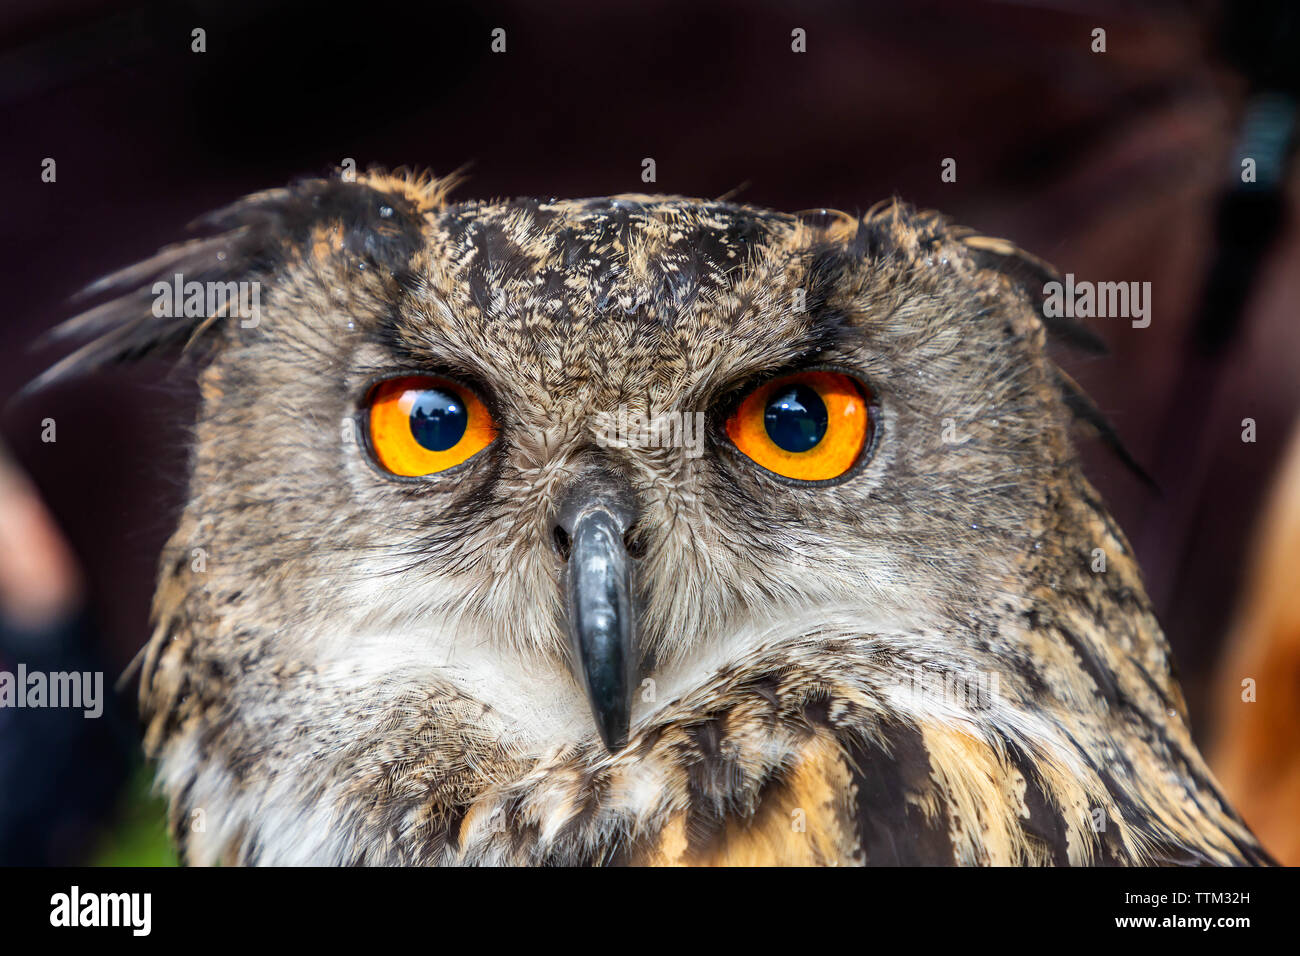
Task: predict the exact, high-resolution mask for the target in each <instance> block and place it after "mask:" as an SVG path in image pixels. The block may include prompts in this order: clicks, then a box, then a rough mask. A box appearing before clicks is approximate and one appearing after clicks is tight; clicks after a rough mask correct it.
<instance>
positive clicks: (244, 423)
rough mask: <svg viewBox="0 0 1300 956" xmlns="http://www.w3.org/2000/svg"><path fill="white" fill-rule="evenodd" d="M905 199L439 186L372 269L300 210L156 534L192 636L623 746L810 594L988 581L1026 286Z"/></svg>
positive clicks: (945, 606) (520, 729)
mask: <svg viewBox="0 0 1300 956" xmlns="http://www.w3.org/2000/svg"><path fill="white" fill-rule="evenodd" d="M363 201H369V202H372V203H374V204H375V205H376V206H383V207H384V208H388V210H389V211H388V214H387V216H384V214H383V213H382V212H380V211H379V210H378V209H377V210H376V216H377V217H383V218H377V222H378V223H379V224H380V228H382V227H383V226H384V225H385V224H387V223H391V222H392V221H393V220H392V219H391V218H388V217H393V216H400V215H401V214H402V213H401V212H400V211H399V212H398V213H394V211H393V210H392V209H391V208H390V207H391V206H393V205H396V203H394V201H393V200H392V199H385V198H383V197H378V198H375V197H373V196H370V197H366V198H365V199H364V200H363ZM407 214H409V210H408V211H407ZM934 226H935V224H934V223H933V222H930V223H927V222H926V221H924V220H921V221H912V220H909V219H908V218H907V217H906V215H905V214H904V213H903V212H901V211H898V212H895V213H893V214H891V215H890V216H884V217H879V218H878V219H877V220H876V221H875V224H874V225H873V226H872V227H870V228H867V227H863V226H860V225H859V224H858V223H857V222H856V221H854V220H849V219H848V218H847V217H843V216H842V215H839V214H830V213H815V214H809V215H805V216H802V217H800V216H789V215H781V214H777V213H772V212H767V211H763V210H759V209H753V208H749V207H743V206H735V205H729V204H725V203H712V202H698V201H691V200H672V199H662V198H651V197H634V196H632V197H620V198H613V199H600V200H583V201H570V202H560V201H556V202H540V201H532V200H529V201H518V202H510V203H500V204H485V203H466V204H462V205H456V206H450V207H447V208H445V209H441V210H439V211H438V212H437V213H436V214H432V215H429V216H427V217H425V218H423V219H422V221H421V222H420V225H419V230H418V236H412V239H411V246H412V248H411V251H410V255H409V258H408V259H407V261H405V262H404V263H403V265H402V267H401V268H400V269H396V270H394V269H390V268H384V267H383V266H382V265H381V264H377V263H376V262H375V261H374V260H373V258H367V256H366V255H365V248H366V244H367V243H369V244H370V245H371V246H372V247H373V246H374V244H375V243H376V241H377V240H376V239H375V238H374V236H373V235H369V234H362V235H360V237H358V235H353V234H351V233H349V232H348V231H347V229H346V228H345V226H342V225H338V224H333V225H331V224H328V223H326V224H324V225H320V224H317V225H314V226H313V227H312V230H313V231H312V233H311V234H310V235H309V236H308V237H307V238H306V241H304V242H303V243H302V244H301V245H300V246H298V247H296V248H295V249H294V250H293V251H292V253H290V254H289V255H288V257H287V258H288V261H287V262H286V263H285V265H284V266H282V267H281V269H280V270H279V271H278V273H277V275H276V276H275V278H274V285H273V287H271V288H269V289H267V290H266V291H265V292H264V293H263V295H262V300H263V307H262V315H261V318H260V321H259V322H258V323H257V324H256V326H255V327H251V328H245V327H243V325H236V324H234V323H230V324H229V325H228V326H226V327H225V328H223V329H222V330H221V335H222V340H221V345H220V347H219V349H218V350H217V352H216V354H215V356H214V358H213V360H212V363H211V364H210V365H209V366H208V368H207V369H206V370H205V372H204V373H203V377H202V383H203V395H204V413H203V416H202V419H201V421H200V422H199V425H198V431H197V436H196V437H197V443H196V452H195V454H196V462H195V473H196V480H195V482H194V498H193V501H192V502H191V504H190V507H189V508H188V517H189V519H190V521H189V522H188V523H189V524H191V525H192V528H193V531H192V538H191V539H189V540H185V541H178V543H179V544H181V545H191V546H192V547H201V548H203V549H204V550H205V552H206V554H207V556H208V558H207V562H206V563H207V570H206V572H205V574H206V578H205V579H204V589H205V591H206V592H207V593H208V594H210V595H211V596H212V597H214V598H215V599H216V600H214V602H213V603H214V604H215V605H216V606H215V607H214V608H213V610H212V613H214V614H216V615H217V616H219V618H220V620H221V630H223V631H226V632H229V633H231V634H237V633H239V632H241V631H246V632H263V631H264V630H265V622H267V621H268V620H275V621H280V622H282V626H281V628H280V629H279V630H278V632H277V633H278V637H277V639H276V644H275V649H274V653H275V654H276V656H277V658H280V657H282V658H283V659H285V660H300V661H306V662H309V663H310V664H311V665H312V666H315V667H321V668H324V669H326V670H327V671H329V672H330V673H336V674H350V675H351V676H350V677H349V678H348V679H349V680H351V681H355V682H356V683H355V685H354V686H355V687H361V686H365V687H367V688H371V689H376V688H377V689H378V691H379V692H381V693H385V694H391V695H395V696H396V697H400V696H401V695H403V694H410V693H423V692H425V690H427V688H428V687H429V686H430V680H431V679H433V678H435V677H436V679H437V681H438V682H440V683H441V682H447V683H450V684H451V685H452V686H454V687H455V688H456V689H457V690H458V692H460V693H463V694H465V695H466V696H467V697H468V698H471V699H473V700H475V701H478V702H481V703H482V704H484V705H486V706H487V707H488V708H490V710H491V712H492V715H493V717H492V719H493V720H494V721H499V722H500V723H499V725H498V726H496V728H495V730H494V732H497V733H499V734H500V735H502V737H503V738H505V739H508V740H511V741H513V742H515V744H516V745H517V746H519V747H521V748H523V749H526V750H537V749H544V748H545V747H554V746H559V745H561V744H584V743H594V742H595V741H596V740H597V738H598V737H599V739H600V740H602V741H603V743H604V744H605V745H606V746H607V747H608V748H610V749H612V750H614V751H617V750H620V749H622V747H623V746H624V745H625V744H626V742H627V739H628V735H629V732H630V730H631V729H632V728H633V727H634V726H635V722H636V721H637V720H639V719H642V718H643V717H644V716H645V715H647V714H649V713H652V712H653V711H654V710H655V709H656V708H657V707H658V706H661V705H662V704H663V703H664V702H666V701H669V700H672V699H675V698H677V697H680V695H681V694H683V693H686V692H689V691H690V690H691V689H692V686H694V684H696V683H698V682H699V681H701V680H703V679H704V678H706V677H707V676H708V674H709V673H711V672H712V671H713V670H715V669H716V668H718V667H725V666H727V665H728V663H733V662H736V661H739V660H741V659H743V658H744V656H745V655H746V654H748V653H754V652H756V651H757V650H758V649H759V648H761V647H762V646H765V645H766V644H768V643H771V642H773V641H778V640H791V639H796V640H808V641H815V640H816V639H817V634H818V632H819V629H820V628H823V627H824V626H826V625H827V624H828V622H831V621H834V620H838V619H840V618H842V617H846V616H847V617H848V618H850V619H855V620H858V621H865V620H870V621H873V622H884V623H886V624H888V626H889V627H890V628H893V629H899V628H902V627H904V626H905V622H908V621H918V620H925V621H927V622H929V623H930V624H931V625H933V624H934V623H935V622H942V621H944V620H947V619H948V618H949V617H951V618H953V619H955V620H965V619H967V616H968V615H969V608H970V607H971V605H972V603H973V602H975V601H981V602H985V601H989V600H992V601H995V602H1005V603H1006V604H1007V605H1013V604H1015V603H1016V600H1017V592H1018V585H1017V580H1016V573H1017V568H1018V566H1019V565H1020V564H1021V563H1022V562H1024V561H1025V560H1026V558H1027V557H1028V556H1032V555H1033V553H1034V550H1035V540H1036V538H1037V536H1039V535H1040V534H1041V533H1042V529H1043V514H1044V509H1045V508H1046V507H1047V505H1048V501H1047V497H1046V493H1045V492H1042V491H1040V490H1039V489H1040V488H1041V487H1042V486H1041V483H1040V482H1041V479H1042V478H1043V477H1045V476H1047V475H1048V474H1050V472H1051V471H1052V469H1054V468H1056V467H1059V465H1060V463H1061V458H1062V456H1063V454H1064V449H1065V447H1066V446H1065V444H1064V441H1063V438H1062V433H1063V430H1064V416H1063V415H1062V412H1061V408H1060V406H1059V402H1058V401H1057V400H1056V399H1055V393H1054V391H1053V389H1051V388H1050V387H1048V382H1049V376H1050V370H1049V367H1048V365H1047V364H1046V362H1045V360H1044V359H1043V357H1042V337H1043V336H1042V329H1041V326H1040V325H1039V324H1038V322H1037V320H1036V319H1035V317H1034V315H1033V312H1032V310H1031V309H1030V307H1029V306H1028V305H1027V304H1025V303H1024V302H1023V301H1022V300H1021V299H1019V298H1018V297H1016V296H1014V295H1011V294H1009V293H1010V289H1011V286H1010V284H1009V283H1008V281H1007V280H1006V279H1005V277H1003V276H1002V275H1001V274H999V273H998V272H996V271H993V270H989V269H986V268H982V267H980V266H979V265H978V264H977V263H976V261H975V259H974V257H973V255H972V252H971V250H970V249H968V248H966V247H965V246H963V245H962V244H961V243H960V242H956V241H953V240H952V239H951V238H950V237H947V236H945V235H943V234H942V233H940V232H939V231H937V230H935V229H934V228H933V227H934ZM927 227H930V229H931V233H930V234H927V231H926V230H927ZM186 550H187V551H188V549H186ZM955 645H956V646H955V647H954V649H953V652H956V653H960V652H961V650H962V648H961V644H960V640H957V641H956V642H955Z"/></svg>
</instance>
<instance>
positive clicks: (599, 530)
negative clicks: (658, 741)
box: [558, 496, 637, 753]
mask: <svg viewBox="0 0 1300 956" xmlns="http://www.w3.org/2000/svg"><path fill="white" fill-rule="evenodd" d="M566 510H567V511H568V514H567V515H566V516H565V517H566V518H567V519H568V520H563V519H562V520H561V521H560V522H559V524H558V527H559V528H560V529H561V530H563V531H564V532H565V533H566V534H567V536H568V541H569V549H568V550H569V554H568V570H567V574H566V582H565V592H566V593H565V598H566V601H567V604H568V627H569V642H570V648H571V650H572V653H573V661H574V665H575V667H574V669H575V670H576V671H577V676H578V677H579V679H580V680H581V681H582V685H583V688H584V689H585V690H586V692H587V700H588V702H589V703H590V704H591V714H592V716H593V717H594V718H595V720H596V729H597V730H598V731H599V732H600V739H601V740H602V741H604V743H605V747H606V749H607V750H609V752H610V753H617V752H618V751H620V750H622V749H623V748H624V747H626V746H627V737H628V728H629V726H630V724H631V721H632V689H633V685H634V683H635V681H636V663H637V661H636V628H635V614H634V612H633V608H632V566H631V565H632V559H631V557H630V556H629V555H628V553H627V547H626V546H625V545H624V543H623V533H624V531H625V530H626V527H627V524H628V522H627V520H626V514H625V512H624V511H623V509H620V508H618V507H617V506H611V505H610V504H609V503H606V502H603V501H601V500H600V498H599V496H597V497H596V498H595V500H593V499H592V498H588V499H587V503H586V504H579V506H578V507H577V508H574V509H566Z"/></svg>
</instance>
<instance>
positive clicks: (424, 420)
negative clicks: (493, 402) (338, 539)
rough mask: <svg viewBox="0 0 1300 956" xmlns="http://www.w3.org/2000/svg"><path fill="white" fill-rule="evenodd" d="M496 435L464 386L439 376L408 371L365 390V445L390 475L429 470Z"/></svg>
mask: <svg viewBox="0 0 1300 956" xmlns="http://www.w3.org/2000/svg"><path fill="white" fill-rule="evenodd" d="M495 437H496V426H495V425H494V424H493V423H492V416H491V415H489V414H488V410H487V409H486V408H485V407H483V403H482V402H481V401H479V399H478V396H476V395H475V394H474V393H473V392H471V391H470V390H469V389H467V388H465V387H464V386H461V385H457V384H456V383H455V382H449V381H447V380H446V379H442V378H427V377H425V376H419V375H416V376H408V377H406V378H392V379H389V380H388V381H386V382H380V383H379V384H378V385H376V386H375V388H374V390H373V391H372V392H371V393H370V447H371V448H372V449H374V453H375V457H376V458H377V459H379V463H380V464H381V465H383V466H384V467H385V468H387V469H388V470H389V471H391V472H392V473H393V474H395V475H406V476H411V477H414V476H419V475H432V474H434V473H435V472H439V471H446V470H447V469H448V468H452V467H454V466H456V465H459V464H460V463H461V462H463V461H465V460H466V459H468V458H469V457H470V456H471V455H473V454H476V453H477V452H480V451H482V450H483V449H484V448H486V447H487V446H488V445H489V444H490V443H491V441H492V439H493V438H495Z"/></svg>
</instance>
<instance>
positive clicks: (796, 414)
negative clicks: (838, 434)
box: [763, 385, 828, 453]
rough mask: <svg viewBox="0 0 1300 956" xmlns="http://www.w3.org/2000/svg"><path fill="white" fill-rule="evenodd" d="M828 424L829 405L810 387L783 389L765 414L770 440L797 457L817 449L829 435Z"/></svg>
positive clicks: (769, 403)
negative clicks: (819, 443) (827, 433)
mask: <svg viewBox="0 0 1300 956" xmlns="http://www.w3.org/2000/svg"><path fill="white" fill-rule="evenodd" d="M827 421H828V419H827V415H826V403H825V402H823V401H822V398H821V396H820V395H818V394H817V391H816V389H813V388H811V387H809V386H807V385H791V386H789V387H788V388H782V389H779V390H778V391H777V392H776V394H774V395H773V396H772V398H771V400H770V401H769V402H768V403H767V409H766V411H765V412H764V414H763V424H764V426H765V427H766V429H767V435H768V437H769V438H771V439H772V441H773V442H774V443H775V444H776V446H777V447H778V448H781V449H783V450H785V451H788V452H795V453H797V452H804V451H808V450H810V449H812V448H814V447H815V446H816V445H817V443H818V442H820V441H821V440H822V437H823V436H824V435H825V434H826V425H827Z"/></svg>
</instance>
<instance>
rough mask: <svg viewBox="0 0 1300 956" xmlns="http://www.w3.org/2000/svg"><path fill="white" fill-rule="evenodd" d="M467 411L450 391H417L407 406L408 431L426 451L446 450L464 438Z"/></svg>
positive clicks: (431, 389)
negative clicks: (408, 411) (408, 412)
mask: <svg viewBox="0 0 1300 956" xmlns="http://www.w3.org/2000/svg"><path fill="white" fill-rule="evenodd" d="M468 424H469V412H468V411H467V410H466V409H465V403H464V402H462V401H461V400H460V398H458V397H457V396H456V395H455V394H453V393H452V392H444V391H443V390H442V389H440V388H429V389H424V390H422V391H420V392H419V393H418V394H417V395H416V398H415V402H414V403H412V405H411V434H412V435H414V436H415V440H416V441H418V442H419V443H420V444H421V445H423V446H424V447H425V448H427V449H429V451H446V450H447V449H448V448H453V447H455V445H456V443H457V442H458V441H460V440H461V439H462V438H463V437H465V426H466V425H468Z"/></svg>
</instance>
